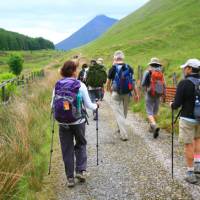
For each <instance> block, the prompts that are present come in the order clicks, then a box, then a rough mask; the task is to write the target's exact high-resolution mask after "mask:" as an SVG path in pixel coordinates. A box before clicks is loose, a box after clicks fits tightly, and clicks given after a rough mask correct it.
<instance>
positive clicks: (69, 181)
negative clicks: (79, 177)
mask: <svg viewBox="0 0 200 200" xmlns="http://www.w3.org/2000/svg"><path fill="white" fill-rule="evenodd" d="M74 186H75V181H74V178H67V187H69V188H72V187H74Z"/></svg>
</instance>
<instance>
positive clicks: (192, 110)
mask: <svg viewBox="0 0 200 200" xmlns="http://www.w3.org/2000/svg"><path fill="white" fill-rule="evenodd" d="M124 60H125V56H124V53H123V52H122V51H116V52H115V53H114V56H113V64H112V67H111V68H110V69H109V71H108V74H107V73H106V68H105V66H104V64H103V59H102V58H99V59H98V60H97V61H96V60H91V62H90V64H86V63H85V64H83V65H82V70H81V71H80V72H79V73H78V64H77V62H75V61H73V60H69V61H67V62H65V63H64V65H63V67H62V68H61V69H60V75H61V76H62V78H61V79H60V80H58V81H57V83H56V84H55V88H54V90H53V97H52V103H51V106H52V110H53V113H54V118H55V120H56V121H57V122H58V124H59V137H60V144H61V150H62V156H63V161H64V166H65V172H66V176H67V185H68V187H74V186H75V178H77V179H78V180H79V181H80V182H85V180H86V168H87V151H86V144H87V141H86V138H85V131H86V123H88V121H87V116H88V115H87V110H86V109H90V110H92V111H93V119H94V120H96V123H97V126H98V109H99V106H100V101H102V100H103V98H104V87H105V86H106V87H105V88H106V89H107V91H108V92H110V93H111V98H112V105H111V107H112V109H113V113H114V115H115V118H116V121H117V126H118V130H117V132H118V133H119V136H120V139H121V140H122V141H127V140H128V135H129V131H130V125H129V124H128V123H127V120H126V117H127V113H128V105H129V101H130V99H131V97H132V98H133V100H134V101H135V102H137V101H139V100H140V96H139V93H138V90H137V87H136V81H135V79H134V70H133V68H132V67H131V66H130V65H128V64H126V63H125V61H124ZM181 68H182V69H183V73H184V79H183V80H182V81H180V83H179V84H178V86H177V92H176V96H175V100H174V102H171V103H170V106H171V108H172V110H174V109H178V108H179V107H181V114H180V122H179V140H180V141H183V142H184V144H185V158H186V164H187V167H188V170H187V172H186V177H185V180H186V181H188V182H189V183H197V181H198V177H200V76H199V72H200V61H199V60H197V59H190V60H188V61H187V62H186V63H185V64H184V65H182V66H181ZM141 85H142V86H143V88H144V92H145V102H146V113H147V118H148V121H149V125H150V126H149V132H150V133H152V134H153V135H152V136H153V138H155V139H156V138H157V137H158V136H159V131H160V128H159V126H158V125H157V123H156V115H157V114H158V111H159V104H160V99H161V96H165V95H166V92H165V91H166V90H165V89H166V84H165V78H164V74H163V67H162V64H161V63H160V61H159V59H158V58H152V59H151V61H150V62H149V63H148V68H147V70H146V71H145V73H144V75H143V79H142V82H141ZM173 123H174V122H173ZM97 131H98V127H97ZM97 137H98V132H97ZM74 139H75V144H74ZM97 148H98V144H97ZM97 153H98V151H97ZM97 163H98V162H97ZM74 171H75V172H74ZM74 174H75V175H74Z"/></svg>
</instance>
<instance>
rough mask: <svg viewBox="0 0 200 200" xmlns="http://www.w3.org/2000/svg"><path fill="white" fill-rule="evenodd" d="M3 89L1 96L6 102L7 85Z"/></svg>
mask: <svg viewBox="0 0 200 200" xmlns="http://www.w3.org/2000/svg"><path fill="white" fill-rule="evenodd" d="M1 90H2V96H1V97H2V101H3V102H5V99H6V98H5V94H6V88H5V85H4V86H3V87H2V88H1Z"/></svg>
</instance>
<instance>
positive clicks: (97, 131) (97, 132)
mask: <svg viewBox="0 0 200 200" xmlns="http://www.w3.org/2000/svg"><path fill="white" fill-rule="evenodd" d="M96 134H97V144H96V147H97V166H98V165H99V113H98V105H97V109H96Z"/></svg>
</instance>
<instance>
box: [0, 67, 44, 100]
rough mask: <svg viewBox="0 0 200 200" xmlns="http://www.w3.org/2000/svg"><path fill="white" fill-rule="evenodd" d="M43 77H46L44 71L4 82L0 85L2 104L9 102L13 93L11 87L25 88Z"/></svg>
mask: <svg viewBox="0 0 200 200" xmlns="http://www.w3.org/2000/svg"><path fill="white" fill-rule="evenodd" d="M41 77H44V70H40V71H35V72H30V73H27V74H23V75H21V76H18V77H16V78H13V79H9V80H6V81H3V82H2V83H1V84H0V92H1V97H0V102H1V103H6V102H8V101H9V99H10V97H11V96H12V92H13V90H11V89H10V87H13V86H15V87H24V86H25V85H28V84H29V83H31V82H33V81H34V80H36V79H38V78H41Z"/></svg>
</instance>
